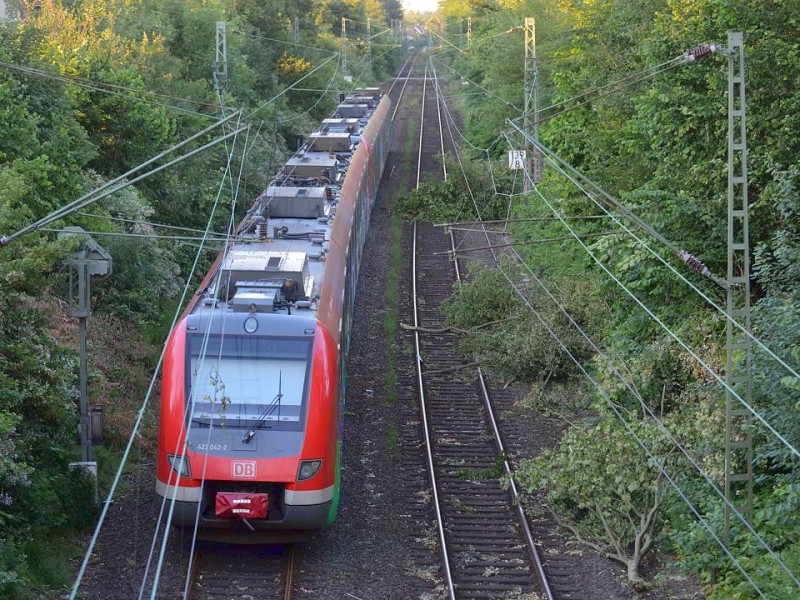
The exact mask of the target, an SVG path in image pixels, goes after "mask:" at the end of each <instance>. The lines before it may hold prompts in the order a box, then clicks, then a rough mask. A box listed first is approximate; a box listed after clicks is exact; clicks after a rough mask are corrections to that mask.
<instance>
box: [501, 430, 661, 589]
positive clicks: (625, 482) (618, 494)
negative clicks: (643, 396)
mask: <svg viewBox="0 0 800 600" xmlns="http://www.w3.org/2000/svg"><path fill="white" fill-rule="evenodd" d="M630 426H631V428H632V429H633V430H634V431H635V433H636V435H637V436H639V438H640V439H642V440H643V441H644V443H645V444H646V445H647V446H648V447H650V448H651V451H652V452H653V454H654V456H655V457H656V460H658V461H659V462H661V463H663V462H665V461H666V459H667V455H668V449H667V446H666V444H665V442H664V440H663V438H662V436H661V434H660V433H659V432H658V430H657V428H655V427H654V426H652V425H651V424H649V423H648V422H646V421H641V422H633V423H631V425H630ZM515 477H516V479H517V481H518V482H519V484H520V486H521V487H522V488H523V489H524V490H526V491H528V492H533V491H535V490H537V489H539V488H544V489H545V490H546V494H547V499H548V503H549V506H550V507H551V509H552V510H554V511H555V513H556V514H557V515H558V516H559V517H560V518H561V519H563V520H565V522H567V523H569V524H570V525H569V527H570V529H571V530H572V531H573V533H574V534H575V535H576V536H577V537H578V539H579V540H581V541H582V542H584V543H586V544H587V545H590V546H591V547H594V548H596V549H598V550H601V551H602V552H604V553H605V554H607V555H608V556H609V557H611V558H614V559H616V560H619V561H620V562H622V563H624V564H626V566H627V567H628V579H629V580H630V581H638V580H639V572H638V571H639V564H640V562H641V560H642V559H643V558H644V556H645V555H646V554H647V552H648V551H649V550H650V549H651V548H652V545H653V542H654V541H655V537H656V536H657V535H658V533H659V530H660V528H661V526H662V519H661V516H660V514H659V511H660V509H661V506H662V503H663V501H664V496H665V492H666V488H667V483H666V481H665V480H664V478H663V477H662V475H661V473H660V471H659V469H658V467H657V466H656V465H655V464H654V463H653V462H651V460H649V459H643V458H642V450H641V448H640V447H639V445H638V444H637V443H636V442H635V441H634V440H633V439H632V438H631V435H630V434H629V433H628V431H626V430H625V429H624V428H623V427H622V426H621V425H620V423H619V421H617V420H616V419H615V418H614V417H606V418H603V419H601V420H600V422H599V423H597V424H596V425H594V426H578V425H576V426H573V427H571V428H570V429H569V430H567V432H566V433H565V435H564V437H563V439H562V440H561V445H560V447H559V448H558V450H555V451H545V452H544V453H543V454H542V455H540V456H539V457H537V458H536V459H533V460H523V461H520V465H519V467H518V469H517V471H516V473H515Z"/></svg>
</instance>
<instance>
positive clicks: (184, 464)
mask: <svg viewBox="0 0 800 600" xmlns="http://www.w3.org/2000/svg"><path fill="white" fill-rule="evenodd" d="M336 371H337V349H336V346H335V344H334V343H333V340H332V338H331V336H330V334H329V333H328V332H327V330H326V329H325V328H324V327H323V326H322V325H320V324H319V323H318V321H317V320H316V318H314V317H310V316H309V317H303V316H299V315H298V316H293V317H292V318H288V319H287V318H286V317H285V316H284V315H278V314H265V313H259V312H255V311H247V312H226V313H223V314H219V311H216V310H214V309H213V307H211V308H209V309H208V310H202V309H201V310H199V311H196V312H194V313H193V314H190V315H189V316H187V317H186V318H185V319H184V320H183V321H182V322H181V323H180V325H179V326H178V327H176V329H175V330H174V331H173V333H172V335H171V337H170V340H169V342H168V347H167V355H166V357H165V363H164V372H163V375H164V376H163V383H162V406H161V423H162V427H161V430H160V433H159V453H158V466H157V483H156V488H157V491H158V493H159V494H160V495H161V496H163V497H164V498H165V499H166V502H167V504H166V507H167V511H168V514H171V515H172V522H173V523H174V524H176V525H179V526H184V527H194V525H195V523H198V524H199V529H200V531H201V533H202V534H203V536H204V537H211V538H217V539H227V538H228V536H229V535H230V536H234V537H231V539H235V540H236V541H241V535H242V534H243V535H244V536H245V537H253V538H254V541H255V540H260V539H263V538H264V537H266V538H269V537H270V534H272V533H275V532H277V531H283V532H286V531H302V530H309V529H319V528H322V527H325V526H326V525H328V524H330V523H331V522H332V521H333V519H334V517H335V514H336V508H337V504H338V473H339V468H338V460H339V456H338V453H339V436H338V435H336V432H337V423H338V418H339V415H338V410H337V396H338V394H337V388H338V382H337V373H336ZM259 534H264V535H259Z"/></svg>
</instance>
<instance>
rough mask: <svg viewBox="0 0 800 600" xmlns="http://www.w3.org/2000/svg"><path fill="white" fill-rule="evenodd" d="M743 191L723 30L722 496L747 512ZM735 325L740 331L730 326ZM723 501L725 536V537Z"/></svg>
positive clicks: (738, 38) (749, 362)
mask: <svg viewBox="0 0 800 600" xmlns="http://www.w3.org/2000/svg"><path fill="white" fill-rule="evenodd" d="M748 213H749V206H748V194H747V118H746V113H745V93H744V37H743V35H742V33H741V32H728V290H727V296H728V297H727V312H728V319H727V362H726V368H725V379H726V383H727V384H728V385H727V387H726V388H725V497H726V498H727V499H728V500H730V501H731V503H736V504H738V505H739V506H740V507H741V509H740V510H741V511H742V513H744V514H745V515H746V516H747V517H748V518H752V516H753V417H752V415H751V414H750V411H749V410H748V409H747V408H746V407H745V406H742V404H741V403H740V402H739V401H738V399H737V398H735V397H734V395H733V393H732V390H736V392H737V393H738V394H739V397H740V398H743V399H744V401H745V403H746V404H747V405H752V388H753V377H752V370H753V358H752V343H751V340H752V324H751V319H750V239H749V238H750V228H749V218H748ZM735 323H738V324H740V325H741V326H742V327H743V328H744V331H742V330H741V329H740V328H739V327H737V326H736V324H735ZM730 517H731V510H730V507H729V505H727V504H726V505H725V538H726V539H729V538H730Z"/></svg>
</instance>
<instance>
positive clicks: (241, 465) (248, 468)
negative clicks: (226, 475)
mask: <svg viewBox="0 0 800 600" xmlns="http://www.w3.org/2000/svg"><path fill="white" fill-rule="evenodd" d="M231 468H232V469H233V476H234V477H246V478H249V479H255V477H256V461H254V460H235V461H233V463H232V465H231Z"/></svg>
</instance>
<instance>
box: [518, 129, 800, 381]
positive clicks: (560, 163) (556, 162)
mask: <svg viewBox="0 0 800 600" xmlns="http://www.w3.org/2000/svg"><path fill="white" fill-rule="evenodd" d="M515 128H516V126H515ZM517 129H518V128H517ZM518 131H519V129H518ZM528 139H529V138H528ZM529 141H530V142H531V143H533V144H534V145H536V146H537V147H538V148H539V149H540V150H541V151H542V153H543V156H545V157H546V158H547V159H548V160H549V161H550V163H551V165H552V166H553V167H554V168H555V169H556V171H558V172H559V173H561V174H562V175H563V176H564V177H566V178H567V179H568V180H569V181H571V182H572V183H573V185H575V186H576V187H577V188H578V189H579V190H581V191H582V192H583V193H584V194H585V195H586V196H587V197H588V198H589V199H590V200H591V201H592V202H593V203H594V204H595V205H596V206H597V207H598V208H599V209H600V210H602V211H603V212H605V213H606V214H607V215H608V216H609V217H610V218H611V219H612V220H614V221H615V222H616V223H617V224H618V225H619V226H620V227H622V228H623V229H624V230H625V231H626V232H627V233H628V234H629V235H630V236H631V237H632V238H633V239H635V240H636V241H637V242H638V243H639V245H641V246H642V247H643V248H644V249H646V250H647V251H648V252H649V253H650V254H651V255H652V256H653V257H654V258H656V259H657V260H658V261H659V262H661V263H662V264H663V265H664V266H666V267H667V268H668V269H669V270H670V271H672V272H673V273H674V274H675V275H676V276H677V277H678V279H680V280H681V281H682V282H683V283H685V284H686V285H688V286H689V287H690V288H691V289H692V290H693V291H695V292H696V293H697V294H698V295H699V296H700V297H701V298H702V299H703V300H705V301H706V302H707V303H708V304H709V305H710V306H711V307H713V308H714V309H715V310H716V311H717V312H718V313H719V314H720V315H721V316H722V317H723V318H725V319H726V320H728V321H730V322H731V324H733V325H734V326H735V327H736V328H738V329H739V331H740V332H741V333H743V334H744V335H745V336H747V337H748V338H749V339H750V340H751V341H752V342H753V343H754V344H756V345H757V346H758V347H759V348H760V349H761V350H763V351H764V352H766V353H767V354H768V355H769V356H770V357H771V358H773V359H774V360H775V361H777V362H778V364H780V365H781V366H782V367H783V368H784V369H786V371H787V372H789V373H790V374H791V375H792V376H794V377H797V378H800V373H798V371H797V370H796V369H795V368H793V367H792V366H791V365H789V364H788V363H787V362H786V361H785V360H784V359H783V358H781V357H780V356H778V355H777V354H776V353H775V352H774V351H773V350H772V349H770V348H769V347H768V346H767V345H766V344H765V343H764V342H762V341H761V340H759V339H758V338H757V337H756V336H755V335H753V334H752V332H748V331H747V330H746V329H745V328H744V327H743V326H742V325H741V324H740V323H739V322H738V321H737V320H736V319H734V318H732V317H731V316H729V315H728V314H727V311H726V310H725V309H724V308H722V307H721V306H720V305H718V304H717V303H716V302H715V301H714V300H713V298H711V297H710V296H708V295H707V294H706V293H705V292H704V291H703V290H701V289H700V288H699V287H697V286H696V285H695V284H694V283H693V282H692V281H690V280H689V279H688V278H687V277H685V276H684V275H683V274H682V273H681V272H680V271H678V270H677V269H676V268H675V267H674V266H673V265H672V264H671V263H669V262H668V261H667V260H666V259H664V258H663V257H662V256H661V255H659V254H658V253H657V252H655V250H653V249H652V248H651V247H650V246H649V245H648V244H647V242H646V241H644V240H642V239H641V238H639V237H638V236H637V235H636V234H635V233H634V232H633V231H631V230H630V229H629V228H628V227H627V226H625V224H624V223H622V222H621V221H620V220H619V217H617V216H616V215H614V214H613V213H612V212H610V211H609V210H608V208H607V207H606V206H604V205H603V203H602V202H599V201H598V200H597V199H596V197H595V196H594V195H593V194H591V193H590V192H589V191H587V190H586V189H585V188H584V187H583V186H582V185H581V184H580V183H579V182H578V181H577V178H580V179H583V180H584V181H586V182H587V183H588V184H590V185H591V186H592V187H594V188H595V189H596V190H597V191H598V192H599V193H600V194H602V195H603V196H604V197H605V198H606V199H607V200H608V201H609V202H610V203H611V204H612V206H614V207H615V208H617V209H618V210H620V212H622V213H623V216H625V217H627V218H629V219H631V220H632V221H633V222H634V223H636V224H637V225H638V224H640V223H641V224H642V226H643V227H642V228H643V229H644V231H646V232H647V233H650V234H651V235H653V234H654V233H655V234H656V235H654V237H655V238H656V239H657V240H659V241H662V243H663V242H664V241H666V244H665V245H667V247H668V248H670V249H671V250H672V251H673V252H675V253H676V254H677V255H678V256H679V258H682V256H681V254H682V253H686V251H685V250H683V249H680V248H677V247H676V246H675V245H674V244H671V243H670V242H669V241H668V240H666V238H664V236H662V235H661V234H658V233H657V232H655V230H654V229H653V228H652V227H650V226H649V225H647V224H646V223H644V221H642V220H641V219H640V218H639V217H638V216H636V215H634V214H633V213H632V212H631V211H630V210H629V209H628V208H627V207H625V206H624V205H622V204H621V203H620V202H619V201H618V200H616V199H614V198H613V197H612V196H610V195H609V194H607V193H606V192H605V191H604V190H603V189H602V188H600V186H599V185H597V184H596V183H594V182H592V181H591V180H589V179H588V178H587V177H586V176H585V175H583V174H582V173H580V171H578V170H577V169H575V168H574V167H572V166H571V165H569V164H568V163H567V162H566V161H564V160H563V159H561V158H560V157H558V155H556V154H555V153H554V152H552V151H551V150H550V149H549V148H547V147H545V146H544V145H543V144H541V143H540V142H537V141H535V140H532V139H529ZM567 171H569V173H567ZM570 173H571V174H572V175H574V177H573V176H572V175H570ZM686 254H688V253H686ZM690 256H691V255H690ZM726 287H727V286H726Z"/></svg>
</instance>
